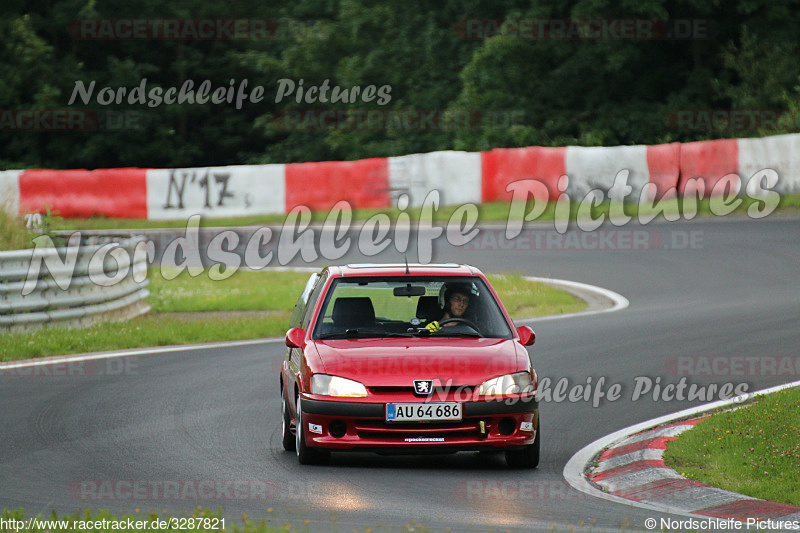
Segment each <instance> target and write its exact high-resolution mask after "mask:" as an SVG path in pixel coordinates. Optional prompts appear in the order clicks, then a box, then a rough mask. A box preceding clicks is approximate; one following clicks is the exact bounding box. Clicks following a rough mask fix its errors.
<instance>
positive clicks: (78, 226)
mask: <svg viewBox="0 0 800 533" xmlns="http://www.w3.org/2000/svg"><path fill="white" fill-rule="evenodd" d="M741 200H742V202H741V203H740V204H739V205H738V207H736V209H734V210H733V214H739V215H742V214H745V213H746V212H747V210H748V209H749V208H750V207H751V206H753V205H754V204H755V207H759V206H760V205H762V204H763V201H762V200H755V199H753V198H750V197H743V198H741ZM713 202H714V204H715V205H712V201H711V200H709V199H704V200H701V201H700V202H698V204H697V214H698V215H704V216H708V215H714V213H715V212H720V208H719V207H717V206H716V204H718V203H719V200H718V199H715V200H714V201H713ZM533 205H534V204H533V201H529V202H528V203H527V205H526V207H525V213H528V212H529V211H530V210H531V209H532V208H533ZM579 205H580V203H579V202H577V201H572V202H570V220H572V221H575V220H577V217H578V207H579ZM509 206H510V204H509V203H508V202H487V203H483V204H478V205H477V208H478V222H479V223H487V222H506V221H507V220H508V218H509ZM555 206H556V202H548V203H547V206H546V207H545V208H544V210H543V212H542V213H541V215H539V216H538V217H537V218H536V221H538V222H549V221H552V220H554V219H555ZM609 206H610V204H609V202H604V203H602V204H600V205H599V206H597V207H594V208H592V209H591V215H592V217H593V218H597V217H599V216H601V215H603V216H606V217H608V213H609ZM458 208H459V206H442V207H440V208H438V209H437V210H435V211H434V213H433V220H434V221H436V222H447V221H448V220H450V217H451V216H452V215H453V213H454V212H455V211H456V209H458ZM663 210H664V213H667V214H669V215H679V216H682V215H683V213H685V212H686V205H685V202H684V200H683V199H671V200H664V202H663ZM624 211H625V214H627V215H628V216H631V217H634V218H638V217H639V216H640V215H641V216H645V215H649V214H650V213H654V212H655V210H653V209H651V208H649V207H646V206H645V207H644V208H642V209H641V212H640V208H639V205H638V204H637V203H632V202H627V203H625V204H624ZM797 211H800V194H787V195H783V196H781V198H780V202H779V204H778V207H777V209H776V211H775V212H797ZM406 212H407V213H408V214H409V216H410V218H411V222H412V225H415V224H414V223H415V222H417V221H419V219H420V213H421V208H418V207H412V208H409V209H407V210H406ZM379 213H383V214H386V215H388V216H389V218H390V220H392V221H395V220H396V219H397V216H398V215H399V214H400V210H399V209H396V208H382V209H354V210H353V220H355V221H364V220H367V219H368V218H370V217H372V216H374V215H376V214H379ZM327 216H328V211H314V212H312V221H314V222H318V223H321V222H324V221H325V219H326V217H327ZM285 219H286V216H285V215H258V216H247V217H236V218H203V220H202V221H201V223H200V225H201V227H224V226H260V225H276V224H278V225H280V224H283V223H284V221H285ZM659 219H663V216H657V217H656V220H659ZM51 226H52V229H53V230H102V229H145V228H183V227H185V226H186V220H141V219H126V218H103V217H96V218H91V219H69V218H65V219H62V218H54V220H53V222H52V224H51Z"/></svg>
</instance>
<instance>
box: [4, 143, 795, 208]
mask: <svg viewBox="0 0 800 533" xmlns="http://www.w3.org/2000/svg"><path fill="white" fill-rule="evenodd" d="M765 168H772V169H774V170H775V171H776V172H777V173H778V175H779V181H778V184H777V185H776V186H775V187H773V190H774V191H776V192H778V193H798V192H800V134H790V135H779V136H774V137H765V138H761V139H721V140H714V141H700V142H691V143H670V144H662V145H656V146H644V145H637V146H612V147H580V146H567V147H555V148H549V147H538V146H533V147H526V148H499V149H495V150H490V151H487V152H456V151H443V152H431V153H427V154H411V155H405V156H399V157H388V158H373V159H363V160H359V161H324V162H319V163H291V164H286V165H280V164H275V165H235V166H226V167H207V168H183V169H140V168H116V169H97V170H24V171H17V170H10V171H4V172H0V206H3V207H5V208H6V209H8V210H10V211H12V212H17V213H20V214H25V213H31V212H35V211H43V210H44V209H45V208H47V207H49V208H50V209H51V210H52V211H56V212H58V213H59V214H60V216H63V217H91V216H97V215H100V216H108V217H119V218H148V219H151V220H169V219H185V218H187V217H188V216H190V215H193V214H201V215H203V216H207V217H235V216H247V215H266V214H284V213H287V212H288V211H289V210H291V209H292V208H294V207H296V206H299V205H304V206H307V207H308V208H310V209H312V210H323V211H324V210H328V209H330V208H331V207H332V206H333V205H334V204H335V203H336V202H338V201H340V200H346V201H348V202H349V203H350V205H351V206H352V207H354V208H366V207H388V206H390V205H392V203H393V202H394V201H395V199H396V198H397V196H398V195H399V194H403V193H405V194H408V195H409V199H410V205H412V206H414V205H416V206H418V205H421V204H422V202H423V200H424V199H425V197H426V196H427V194H428V193H429V192H430V191H431V190H434V189H435V190H438V191H439V195H440V204H441V205H457V204H463V203H479V202H491V201H503V200H509V199H510V198H511V192H510V190H511V189H509V184H511V183H512V182H516V181H519V180H537V181H538V182H539V183H541V185H537V187H535V188H534V190H532V191H531V192H532V193H533V194H534V196H537V195H538V196H547V198H548V199H550V200H555V199H557V198H558V196H559V195H560V194H561V193H562V192H566V193H567V194H568V195H569V196H570V197H573V198H582V197H583V196H584V195H585V194H586V193H587V192H588V191H590V190H592V189H599V190H601V191H603V192H607V191H608V190H609V189H610V188H611V186H612V184H613V183H614V180H615V177H616V176H617V174H618V173H619V172H620V171H623V170H625V171H627V173H628V176H627V184H628V186H630V187H631V188H632V192H631V194H630V195H629V198H630V199H631V200H632V201H637V200H638V199H639V194H640V191H641V189H642V187H644V186H645V185H647V184H652V185H653V186H654V187H651V188H653V189H654V191H650V192H651V193H654V195H655V196H657V197H659V198H660V197H661V196H663V195H668V196H671V195H674V194H676V193H678V194H682V193H683V192H684V189H685V187H686V185H687V183H692V180H699V181H702V182H703V185H704V188H705V194H706V195H708V194H709V193H710V192H711V190H712V189H713V188H714V186H715V185H716V184H717V182H719V181H720V180H721V179H722V178H723V177H725V176H728V175H730V174H736V175H738V176H740V177H741V185H742V186H744V184H746V183H747V181H748V180H749V178H750V177H751V176H753V175H754V174H755V173H756V172H757V171H759V170H762V169H765ZM565 174H566V175H567V176H568V177H569V182H568V186H567V188H566V191H562V190H559V188H558V184H559V178H560V177H561V176H563V175H565ZM512 188H513V186H512ZM748 193H750V191H748ZM751 195H752V194H751ZM649 196H650V197H652V196H653V194H650V195H649ZM539 199H543V198H539Z"/></svg>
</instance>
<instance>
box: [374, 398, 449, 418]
mask: <svg viewBox="0 0 800 533" xmlns="http://www.w3.org/2000/svg"><path fill="white" fill-rule="evenodd" d="M461 411H462V408H461V404H460V403H458V402H447V403H387V404H386V421H387V422H420V421H426V422H427V421H431V420H432V421H438V420H461Z"/></svg>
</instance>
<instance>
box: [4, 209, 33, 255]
mask: <svg viewBox="0 0 800 533" xmlns="http://www.w3.org/2000/svg"><path fill="white" fill-rule="evenodd" d="M35 236H36V235H34V234H33V233H32V232H30V231H29V230H28V229H27V228H26V227H25V220H24V219H23V218H22V217H19V216H13V215H10V214H8V212H6V210H5V209H4V208H3V206H2V205H0V251H2V250H23V249H25V248H31V247H33V244H32V243H31V239H32V238H33V237H35Z"/></svg>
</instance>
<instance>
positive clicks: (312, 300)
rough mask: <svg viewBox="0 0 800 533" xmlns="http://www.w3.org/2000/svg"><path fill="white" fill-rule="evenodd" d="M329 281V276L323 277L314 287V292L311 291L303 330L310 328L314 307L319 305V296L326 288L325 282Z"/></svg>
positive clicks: (302, 323)
mask: <svg viewBox="0 0 800 533" xmlns="http://www.w3.org/2000/svg"><path fill="white" fill-rule="evenodd" d="M327 279H328V275H327V274H325V275H322V276H320V277H319V279H318V280H317V284H316V286H315V287H314V290H313V291H311V295H310V296H309V298H308V303H306V306H305V313H304V314H303V319H302V321H301V322H300V327H301V328H306V329H307V328H308V323H309V322H311V315H312V313H314V307H316V305H317V300H319V296H320V294H321V293H322V288H323V287H324V286H325V281H326V280H327Z"/></svg>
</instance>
